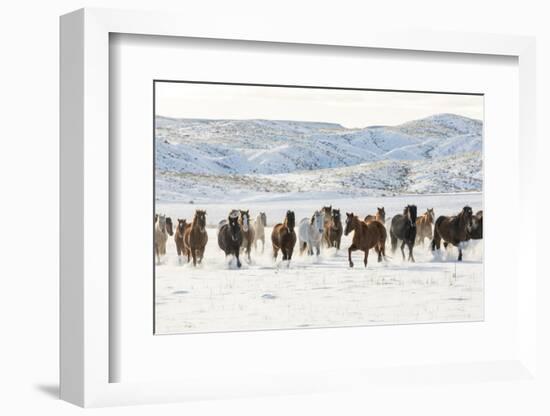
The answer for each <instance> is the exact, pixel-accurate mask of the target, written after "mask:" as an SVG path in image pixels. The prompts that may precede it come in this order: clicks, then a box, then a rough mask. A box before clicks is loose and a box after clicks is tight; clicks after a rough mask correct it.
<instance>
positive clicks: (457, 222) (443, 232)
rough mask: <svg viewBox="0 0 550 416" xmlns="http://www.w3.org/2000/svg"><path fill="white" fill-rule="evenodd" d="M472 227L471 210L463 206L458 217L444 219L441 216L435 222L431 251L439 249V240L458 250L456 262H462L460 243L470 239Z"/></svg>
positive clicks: (444, 217)
mask: <svg viewBox="0 0 550 416" xmlns="http://www.w3.org/2000/svg"><path fill="white" fill-rule="evenodd" d="M471 226H472V208H470V207H469V206H465V207H464V208H462V211H460V213H459V214H458V215H454V216H452V217H446V216H444V215H441V216H440V217H439V218H438V219H437V221H436V222H435V227H434V238H433V240H432V251H434V250H435V249H436V248H437V249H438V250H439V249H440V248H441V240H443V241H444V245H445V248H446V247H447V244H452V245H453V246H455V247H457V248H458V261H462V243H463V242H464V241H468V240H469V239H470V235H469V229H470V228H471Z"/></svg>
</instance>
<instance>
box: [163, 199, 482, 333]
mask: <svg viewBox="0 0 550 416" xmlns="http://www.w3.org/2000/svg"><path fill="white" fill-rule="evenodd" d="M316 197H318V198H316ZM410 203H415V204H417V206H418V211H419V213H422V212H424V211H425V210H426V208H431V207H435V214H436V216H438V215H450V214H455V213H457V212H458V211H459V210H460V209H461V208H462V207H463V206H464V205H470V206H472V207H473V209H474V211H477V210H478V209H481V206H482V195H481V193H461V194H441V195H405V196H388V197H361V198H349V197H342V196H339V195H335V196H334V197H333V198H327V194H325V193H320V194H318V195H314V194H309V195H308V199H304V197H303V194H300V193H297V194H278V195H277V196H276V197H275V198H273V199H271V200H265V199H263V198H261V199H255V198H254V197H251V198H249V199H246V198H244V199H242V200H241V201H240V202H239V203H238V205H237V203H236V202H232V201H230V202H227V201H225V200H223V201H222V202H217V203H215V202H212V203H202V204H185V203H170V202H159V203H157V212H162V213H166V214H167V215H169V216H171V217H172V218H173V219H175V218H187V219H191V218H192V215H193V213H194V211H195V209H206V211H207V224H208V233H209V242H208V245H207V247H206V253H205V259H204V261H203V264H201V265H200V266H198V267H197V268H194V267H193V266H192V265H191V264H187V263H186V262H183V261H181V259H178V258H177V255H176V251H175V244H174V241H173V239H172V238H170V239H169V241H168V246H167V252H168V254H167V256H166V257H165V258H164V259H163V261H162V264H161V265H158V266H156V271H155V285H156V305H155V314H156V332H157V333H159V334H167V333H189V332H209V331H233V330H257V329H274V328H310V327H327V326H353V325H379V324H396V323H413V322H450V321H475V320H481V319H483V267H482V256H483V243H482V241H475V242H473V241H472V242H469V243H467V244H466V248H465V250H464V261H463V262H461V263H459V262H457V261H456V257H457V251H456V249H454V248H451V249H449V250H447V252H444V251H441V252H436V253H435V254H434V253H432V252H431V250H430V249H429V245H428V241H427V240H426V245H425V246H417V247H415V257H416V263H408V262H403V261H402V259H401V254H400V253H399V250H398V251H397V252H396V253H394V254H392V253H391V250H390V248H389V242H388V247H387V254H388V256H389V257H390V258H388V260H387V261H386V262H383V263H377V261H376V256H375V255H374V254H373V253H371V254H370V255H369V263H368V267H367V268H366V269H365V268H364V267H363V264H362V252H359V251H358V252H355V253H354V254H353V259H354V263H355V267H354V268H353V269H352V268H350V267H349V266H348V262H347V247H348V246H349V245H350V241H351V237H352V236H351V235H350V236H347V237H343V240H342V249H341V250H340V251H338V252H337V251H336V250H335V249H326V248H325V249H323V250H322V252H321V255H320V257H319V258H316V257H311V256H307V255H303V256H300V255H299V252H298V249H297V248H296V249H295V252H294V256H293V259H292V261H291V262H290V263H286V262H282V261H281V258H280V254H279V259H278V260H277V261H276V262H275V261H273V259H272V256H271V242H270V238H269V237H270V235H271V228H272V227H273V225H274V224H275V223H277V222H280V221H282V219H283V216H284V213H285V212H286V210H287V209H293V210H294V211H295V212H296V220H297V223H298V222H299V221H300V219H302V218H304V217H310V216H311V215H312V213H313V212H314V211H315V210H316V209H319V208H321V206H323V205H330V204H332V205H333V207H335V208H340V209H341V210H342V212H346V211H348V212H349V211H353V212H355V213H356V214H358V215H360V216H364V215H366V214H369V213H370V214H373V213H374V212H375V211H376V207H377V206H382V205H383V206H384V207H385V208H386V213H387V216H388V219H389V218H390V217H391V216H392V215H395V214H396V213H400V212H402V210H403V207H404V206H405V205H406V204H410ZM233 208H245V209H250V210H251V215H252V218H255V217H256V215H257V214H258V213H259V212H260V211H264V212H266V214H267V225H268V226H267V228H266V240H267V241H266V248H265V252H264V253H263V254H262V253H261V251H253V253H252V263H251V264H248V263H247V262H246V261H244V257H243V267H242V269H237V268H236V266H235V262H234V260H232V259H226V258H225V256H224V254H223V252H222V251H221V250H220V249H219V248H218V246H217V238H216V224H217V223H218V221H220V220H221V219H223V218H225V217H226V216H227V214H228V212H229V211H230V210H231V209H233ZM260 245H261V244H260Z"/></svg>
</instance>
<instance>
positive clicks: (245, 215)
mask: <svg viewBox="0 0 550 416" xmlns="http://www.w3.org/2000/svg"><path fill="white" fill-rule="evenodd" d="M239 214H240V217H241V226H242V227H243V231H244V232H245V233H247V232H248V226H249V225H250V213H249V212H248V210H246V211H243V210H241V211H240V212H239Z"/></svg>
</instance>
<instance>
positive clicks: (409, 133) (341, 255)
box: [153, 80, 483, 334]
mask: <svg viewBox="0 0 550 416" xmlns="http://www.w3.org/2000/svg"><path fill="white" fill-rule="evenodd" d="M153 82H154V101H155V106H154V108H155V139H154V140H155V221H156V223H155V241H154V244H155V250H156V251H155V256H156V265H155V334H169V333H188V332H208V331H231V330H258V329H289V328H311V327H327V326H331V327H338V326H352V325H375V324H392V323H413V322H449V321H475V320H482V319H483V247H482V227H483V206H482V204H483V194H482V191H483V163H482V162H483V155H482V147H483V146H482V144H483V121H482V120H483V95H482V94H476V93H469V94H468V93H434V92H430V93H427V92H414V91H412V92H411V91H376V90H361V89H343V88H330V87H326V88H315V87H305V86H277V85H247V84H223V83H201V82H198V83H197V82H185V81H166V80H162V81H160V80H155V81H153ZM442 248H443V250H441V249H442ZM462 252H464V253H462ZM369 253H371V255H370V256H369ZM358 254H359V255H358ZM462 257H464V258H462ZM352 258H354V259H355V260H352ZM368 260H370V262H369V263H368V264H367V262H368ZM354 266H356V267H354Z"/></svg>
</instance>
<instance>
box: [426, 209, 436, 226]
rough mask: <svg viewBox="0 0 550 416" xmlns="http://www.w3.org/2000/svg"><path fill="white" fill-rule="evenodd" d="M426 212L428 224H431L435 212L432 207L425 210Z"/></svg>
mask: <svg viewBox="0 0 550 416" xmlns="http://www.w3.org/2000/svg"><path fill="white" fill-rule="evenodd" d="M426 214H427V216H428V221H429V223H430V224H433V222H434V218H435V212H434V209H433V208H428V210H427V211H426Z"/></svg>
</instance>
